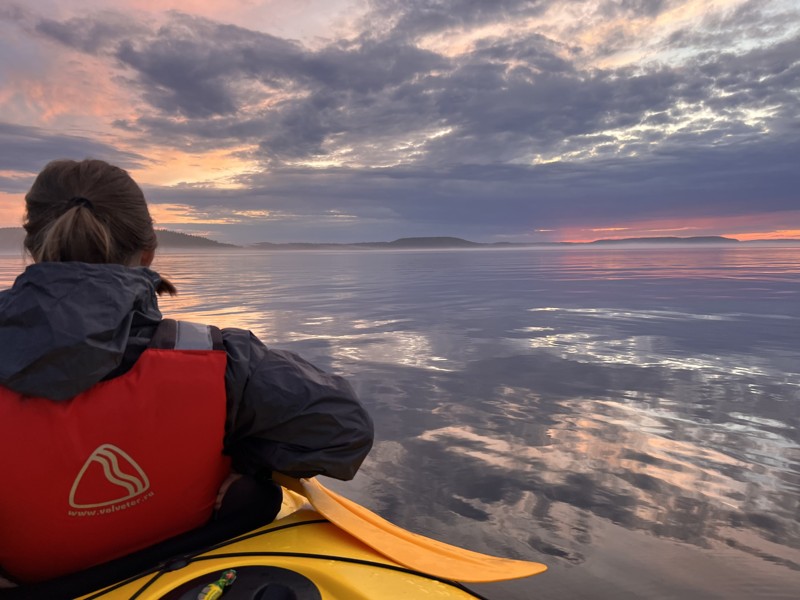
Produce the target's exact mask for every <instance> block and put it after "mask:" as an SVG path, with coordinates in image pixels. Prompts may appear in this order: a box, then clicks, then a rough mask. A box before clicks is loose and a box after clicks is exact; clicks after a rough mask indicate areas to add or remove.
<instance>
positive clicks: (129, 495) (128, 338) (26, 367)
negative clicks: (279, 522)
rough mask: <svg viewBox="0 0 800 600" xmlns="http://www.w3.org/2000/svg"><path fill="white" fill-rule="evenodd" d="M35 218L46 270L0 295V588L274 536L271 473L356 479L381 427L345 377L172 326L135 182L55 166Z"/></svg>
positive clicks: (98, 164) (115, 171) (28, 244)
mask: <svg viewBox="0 0 800 600" xmlns="http://www.w3.org/2000/svg"><path fill="white" fill-rule="evenodd" d="M25 203H26V211H25V219H24V228H25V231H26V237H25V241H24V246H25V249H26V251H27V252H28V253H29V254H30V255H31V257H32V258H33V263H32V264H30V265H29V266H28V267H27V268H26V269H25V270H24V272H23V273H22V274H21V275H20V276H19V277H18V278H17V279H16V281H15V282H14V284H13V286H12V287H11V288H10V289H8V290H5V291H2V292H0V449H1V450H2V453H3V457H4V458H3V464H4V468H3V494H2V495H1V496H2V497H0V575H2V576H5V577H6V578H7V579H10V580H12V581H14V582H17V583H22V584H28V583H32V582H40V581H46V580H49V579H51V578H54V577H58V576H61V575H64V574H66V573H72V572H75V571H78V570H81V569H85V568H87V567H90V566H92V565H96V564H100V563H105V562H106V561H110V560H112V559H117V558H118V557H122V556H126V555H130V554H131V553H134V554H135V553H136V551H143V550H144V551H145V552H146V550H147V549H148V548H150V547H153V546H154V545H155V546H157V545H158V544H159V543H161V542H164V541H165V540H171V539H178V538H180V536H181V535H184V534H187V532H189V533H191V532H194V531H202V530H203V529H204V528H205V527H209V526H210V524H211V523H213V522H215V521H218V520H219V519H223V520H224V519H225V518H229V519H231V522H237V523H238V524H237V527H239V528H240V529H241V528H243V527H244V528H247V527H251V526H252V525H253V524H254V523H260V522H265V521H268V520H271V519H272V518H274V516H275V514H276V512H277V510H278V507H279V505H280V495H279V492H278V496H277V497H276V494H275V490H279V489H280V488H278V487H277V486H275V485H274V484H272V483H271V482H270V476H271V473H272V472H275V471H277V472H280V473H283V474H286V475H289V476H292V477H313V476H316V475H326V476H330V477H334V478H338V479H342V480H347V479H351V478H352V477H353V476H354V474H355V473H356V471H357V470H358V468H359V466H360V465H361V463H362V461H363V460H364V458H365V457H366V455H367V453H368V452H369V450H370V448H371V446H372V442H373V424H372V421H371V419H370V416H369V414H368V413H367V411H366V410H365V408H364V406H363V405H362V404H361V403H360V401H359V400H358V399H357V397H356V395H355V393H354V392H353V389H352V388H351V386H350V385H349V384H348V383H347V382H346V381H345V380H344V379H342V378H341V377H338V376H335V375H332V374H328V373H326V372H323V371H321V370H320V369H318V368H316V367H315V366H313V365H312V364H310V363H308V362H306V361H305V360H304V359H302V358H301V357H299V356H297V355H296V354H293V353H291V352H288V351H283V350H276V349H272V348H268V347H266V346H265V345H264V344H263V343H262V342H261V341H260V340H259V339H258V338H257V337H256V336H255V335H253V334H252V333H251V332H249V331H246V330H243V329H237V328H226V329H221V330H220V329H217V328H216V327H213V326H209V325H205V324H196V323H188V322H183V321H174V320H170V319H165V318H163V317H162V314H161V312H160V311H159V308H158V302H157V295H161V294H164V293H168V294H175V293H176V289H175V286H174V285H173V284H172V283H171V282H170V281H168V280H167V279H166V278H164V277H162V276H160V275H159V274H158V273H156V272H155V271H153V270H151V269H150V266H151V264H152V262H153V258H154V254H155V250H156V245H157V242H156V234H155V231H154V228H153V220H152V218H151V216H150V213H149V211H148V208H147V203H146V201H145V197H144V194H143V192H142V190H141V188H140V187H139V186H138V185H137V184H136V182H135V181H134V180H133V179H132V178H131V177H130V175H129V174H128V173H127V172H126V171H124V170H123V169H121V168H119V167H117V166H113V165H110V164H108V163H106V162H104V161H100V160H90V159H87V160H83V161H72V160H59V161H54V162H51V163H49V164H48V165H47V166H46V167H45V168H44V169H43V170H42V171H41V173H39V175H38V176H37V177H36V179H35V181H34V183H33V185H32V187H31V188H30V191H29V192H28V193H27V195H26V196H25ZM232 482H233V483H232ZM253 498H254V499H255V501H251V499H253ZM267 505H269V507H268V506H267ZM254 511H255V512H256V513H258V514H256V515H255V516H253V515H252V514H251V513H253V512H254ZM242 514H245V515H247V518H240V517H241V515H242ZM220 515H222V517H221V516H220ZM251 517H252V518H251ZM237 518H239V520H238V521H237ZM223 530H224V531H226V536H227V535H228V534H230V530H229V529H227V530H226V529H224V528H223Z"/></svg>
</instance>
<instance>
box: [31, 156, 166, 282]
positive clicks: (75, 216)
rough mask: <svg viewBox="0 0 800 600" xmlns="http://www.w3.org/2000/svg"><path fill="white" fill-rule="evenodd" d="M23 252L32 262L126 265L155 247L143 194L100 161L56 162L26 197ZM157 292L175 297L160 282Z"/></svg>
mask: <svg viewBox="0 0 800 600" xmlns="http://www.w3.org/2000/svg"><path fill="white" fill-rule="evenodd" d="M23 226H24V227H25V232H26V234H27V235H26V236H25V242H24V244H25V249H26V250H27V251H28V252H29V253H30V255H31V256H32V257H33V259H34V260H35V261H36V262H46V261H55V262H63V261H80V262H87V263H116V264H122V265H127V264H130V263H131V261H132V260H133V259H134V258H135V256H136V254H137V253H138V252H148V251H154V250H155V249H156V246H157V245H158V240H157V238H156V233H155V230H154V229H153V219H152V218H151V217H150V212H149V211H148V210H147V202H146V201H145V198H144V193H143V192H142V190H141V188H140V187H139V186H138V185H137V183H136V182H135V181H134V180H133V179H132V178H131V176H130V175H128V173H127V172H126V171H125V170H124V169H121V168H119V167H116V166H114V165H110V164H108V163H107V162H105V161H102V160H94V159H86V160H82V161H74V160H56V161H53V162H51V163H49V164H48V165H47V166H45V168H44V169H42V171H41V173H39V175H38V176H37V177H36V180H35V181H34V182H33V185H32V186H31V189H30V190H29V191H28V193H27V194H26V195H25V220H24V223H23ZM156 291H157V292H158V293H159V294H163V293H165V292H166V293H169V294H173V295H174V294H175V293H176V290H175V286H173V285H172V284H171V283H170V282H169V281H167V280H165V279H162V280H161V282H160V284H159V285H158V288H157V289H156Z"/></svg>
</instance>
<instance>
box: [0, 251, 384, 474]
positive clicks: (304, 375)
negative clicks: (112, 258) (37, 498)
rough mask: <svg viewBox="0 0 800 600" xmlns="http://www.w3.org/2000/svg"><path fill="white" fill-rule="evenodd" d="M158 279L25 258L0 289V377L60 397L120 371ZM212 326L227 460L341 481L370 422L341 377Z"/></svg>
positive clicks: (153, 303)
mask: <svg viewBox="0 0 800 600" xmlns="http://www.w3.org/2000/svg"><path fill="white" fill-rule="evenodd" d="M158 281H159V276H158V274H157V273H155V272H154V271H151V270H150V269H146V268H129V267H124V266H121V265H105V264H104V265H92V264H85V263H75V262H73V263H56V262H51V263H39V264H35V265H31V266H29V267H28V268H27V269H26V270H25V272H24V273H23V274H22V275H20V276H19V277H18V278H17V280H16V281H15V282H14V285H13V287H12V288H10V289H8V290H5V291H2V292H0V385H2V386H5V387H7V388H9V389H12V390H14V391H16V392H20V393H22V394H26V395H30V396H37V397H44V398H49V399H51V400H53V401H56V402H63V401H66V400H68V399H70V398H72V397H73V396H75V395H76V394H78V393H80V392H82V391H84V390H86V389H88V388H90V387H92V386H93V385H94V384H96V383H98V382H99V381H103V380H106V379H110V378H113V377H116V376H118V375H121V374H122V373H124V372H126V371H127V370H128V369H130V368H131V367H132V366H133V364H134V363H135V362H136V359H137V358H138V357H139V355H140V354H141V353H142V352H143V351H144V349H145V348H146V347H147V345H148V343H149V341H150V338H151V337H152V335H153V333H154V332H155V329H156V327H157V326H158V323H159V322H160V321H161V319H162V317H161V312H160V311H159V309H158V303H157V300H156V293H155V286H156V285H157V283H158ZM222 335H223V341H224V344H225V349H226V351H227V355H228V363H227V372H226V379H225V385H226V390H227V422H226V427H225V432H226V433H225V452H226V453H227V454H229V455H230V456H231V457H232V459H233V465H234V469H236V470H237V471H239V472H241V473H245V474H249V475H254V474H256V473H259V472H265V471H266V472H269V471H279V472H281V473H285V474H287V475H291V476H294V477H310V476H313V475H320V474H321V475H328V476H330V477H335V478H337V479H351V478H352V477H353V475H354V474H355V473H356V471H357V470H358V467H359V466H360V465H361V462H362V461H363V460H364V458H365V457H366V455H367V453H368V452H369V450H370V448H371V446H372V437H373V429H372V421H371V419H370V417H369V415H368V414H367V412H366V411H365V410H364V408H363V406H362V405H361V404H360V402H359V401H358V399H357V398H356V396H355V393H354V392H353V390H352V388H351V387H350V386H349V384H348V383H347V382H346V381H345V380H344V379H342V378H341V377H337V376H335V375H330V374H328V373H325V372H323V371H320V370H319V369H317V368H316V367H314V366H313V365H312V364H310V363H308V362H306V361H305V360H303V359H302V358H301V357H299V356H297V355H296V354H293V353H291V352H286V351H282V350H272V349H269V348H267V347H266V346H264V344H262V343H261V342H260V341H259V340H258V338H256V337H255V336H254V335H253V334H252V333H250V332H249V331H245V330H242V329H234V328H230V329H223V330H222Z"/></svg>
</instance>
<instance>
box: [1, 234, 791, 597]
mask: <svg viewBox="0 0 800 600" xmlns="http://www.w3.org/2000/svg"><path fill="white" fill-rule="evenodd" d="M154 266H155V268H156V269H157V270H159V271H160V272H162V273H163V274H164V275H166V276H168V277H170V278H171V279H172V281H173V282H174V283H175V284H176V285H177V286H178V289H179V291H180V292H181V295H180V296H178V297H177V298H175V299H164V300H162V302H161V306H162V309H163V311H164V313H165V314H166V315H168V316H173V317H177V318H184V319H190V320H196V321H203V322H209V323H214V324H217V325H219V326H233V327H245V328H249V329H252V330H253V331H254V332H255V333H256V334H257V335H259V337H261V338H262V339H263V340H264V341H265V342H266V343H267V344H268V345H273V346H275V347H281V348H288V349H291V350H294V351H297V352H299V353H301V354H303V355H304V356H305V357H306V358H308V359H309V360H311V361H312V362H315V363H317V364H318V365H319V366H321V367H323V368H326V369H329V370H334V371H336V372H338V373H341V374H344V375H346V376H347V377H348V378H349V379H350V381H351V382H352V383H353V385H354V387H355V388H356V390H357V391H358V393H359V395H360V396H361V397H362V398H363V400H364V402H365V403H366V404H367V405H368V407H369V409H370V411H371V412H372V414H373V416H374V418H375V422H376V428H377V442H376V445H375V449H374V450H373V452H372V454H371V455H370V456H369V458H368V459H367V461H366V463H365V464H364V466H363V468H362V470H361V472H360V473H359V475H358V476H357V477H356V479H355V480H354V481H352V482H349V483H339V482H334V481H326V484H329V485H330V487H332V488H335V489H337V490H338V491H340V492H343V493H345V494H346V495H348V496H349V497H351V498H353V499H355V500H356V501H358V502H360V503H362V504H364V505H366V506H369V507H370V508H372V509H373V510H376V511H377V512H379V513H380V514H381V515H383V516H384V517H386V518H388V519H390V520H392V521H394V522H396V523H398V524H399V525H402V526H404V527H407V528H409V529H412V530H414V531H417V532H420V533H423V534H426V535H430V536H433V537H436V538H438V539H442V540H446V541H449V542H452V543H456V544H459V545H463V546H466V547H469V548H471V549H474V550H479V551H486V552H492V553H496V554H501V555H504V556H510V557H517V558H526V559H532V560H537V561H540V562H544V563H546V564H547V565H548V566H549V567H550V570H549V571H548V572H547V573H545V574H544V575H541V576H539V577H535V578H531V579H527V580H522V581H518V582H511V583H501V584H490V585H484V586H474V587H475V588H476V589H478V590H479V591H481V592H482V593H484V594H486V595H489V596H490V597H492V598H497V599H501V598H502V599H511V600H523V599H528V598H540V599H547V598H559V599H563V598H593V599H594V598H599V599H606V598H607V599H609V600H611V599H614V600H621V599H626V598H654V599H668V598H725V599H736V598H742V599H744V598H747V599H749V598H765V599H777V598H795V597H798V590H800V501H799V499H800V440H799V439H798V438H799V437H800V436H799V435H798V431H800V360H799V359H800V344H798V339H800V247H782V248H757V247H750V246H746V247H702V248H697V247H692V248H657V249H652V248H651V249H644V248H640V249H615V248H602V249H597V248H592V249H585V248H581V249H553V250H549V249H547V250H497V251H488V250H479V251H475V250H470V251H465V250H460V251H435V252H433V251H424V252H423V251H400V252H344V251H343V252H332V253H323V252H273V253H255V252H252V253H248V252H229V253H215V254H210V253H206V254H168V253H167V254H162V255H161V256H160V257H159V258H158V259H157V263H156V265H154ZM19 270H20V259H19V258H18V257H2V258H0V284H2V285H3V286H4V287H5V286H6V285H8V284H9V283H10V282H11V281H12V280H13V276H14V275H15V274H16V273H17V272H18V271H19Z"/></svg>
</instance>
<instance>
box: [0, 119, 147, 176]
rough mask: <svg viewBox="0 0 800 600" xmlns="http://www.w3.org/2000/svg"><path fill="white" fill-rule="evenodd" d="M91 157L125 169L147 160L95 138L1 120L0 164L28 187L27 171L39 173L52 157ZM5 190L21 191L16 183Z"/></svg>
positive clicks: (28, 172)
mask: <svg viewBox="0 0 800 600" xmlns="http://www.w3.org/2000/svg"><path fill="white" fill-rule="evenodd" d="M89 157H91V158H99V159H103V160H107V161H109V162H113V163H115V164H118V165H120V166H121V167H123V168H135V167H136V166H139V165H141V164H142V163H143V162H145V160H146V159H145V158H144V157H142V156H140V155H138V154H136V153H133V152H124V151H121V150H119V149H118V148H116V147H114V146H113V145H110V144H105V143H103V142H100V141H97V140H95V139H92V138H88V137H82V136H77V135H67V134H59V133H54V132H51V131H48V130H45V129H40V128H37V127H26V126H22V125H14V124H12V123H4V122H2V121H0V165H2V168H3V170H6V171H12V172H17V173H20V174H23V178H22V179H18V178H16V177H15V178H12V180H13V181H15V182H20V181H25V182H26V183H25V187H26V188H27V186H29V185H30V183H31V179H25V178H24V174H35V173H38V172H39V171H40V170H41V169H42V167H44V165H46V164H47V163H48V162H50V161H51V160H56V159H59V158H76V159H82V158H89ZM2 190H3V191H20V190H19V188H18V187H16V186H12V189H9V188H6V187H2Z"/></svg>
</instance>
